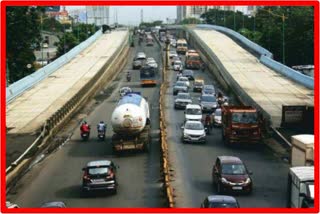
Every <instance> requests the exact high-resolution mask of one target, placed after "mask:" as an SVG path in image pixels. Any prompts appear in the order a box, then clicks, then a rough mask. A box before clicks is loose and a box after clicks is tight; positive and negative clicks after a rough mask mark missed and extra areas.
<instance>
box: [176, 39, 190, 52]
mask: <svg viewBox="0 0 320 214" xmlns="http://www.w3.org/2000/svg"><path fill="white" fill-rule="evenodd" d="M187 51H188V43H187V41H186V40H185V39H178V41H177V53H178V54H186V52H187Z"/></svg>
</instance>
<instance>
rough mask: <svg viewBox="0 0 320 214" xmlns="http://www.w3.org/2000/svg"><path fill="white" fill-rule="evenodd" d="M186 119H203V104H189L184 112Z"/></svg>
mask: <svg viewBox="0 0 320 214" xmlns="http://www.w3.org/2000/svg"><path fill="white" fill-rule="evenodd" d="M184 116H185V121H188V120H193V121H201V120H202V110H201V106H200V105H198V104H188V105H187V106H186V110H185V112H184Z"/></svg>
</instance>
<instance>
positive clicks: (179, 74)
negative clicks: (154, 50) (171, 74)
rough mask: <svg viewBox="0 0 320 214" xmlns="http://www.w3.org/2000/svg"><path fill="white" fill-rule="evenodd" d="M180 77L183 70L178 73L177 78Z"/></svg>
mask: <svg viewBox="0 0 320 214" xmlns="http://www.w3.org/2000/svg"><path fill="white" fill-rule="evenodd" d="M179 77H182V72H181V71H179V72H178V74H177V80H178V79H179Z"/></svg>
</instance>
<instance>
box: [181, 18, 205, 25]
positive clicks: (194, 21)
mask: <svg viewBox="0 0 320 214" xmlns="http://www.w3.org/2000/svg"><path fill="white" fill-rule="evenodd" d="M200 23H201V21H200V19H197V18H186V19H184V20H182V21H181V22H180V24H182V25H187V24H200Z"/></svg>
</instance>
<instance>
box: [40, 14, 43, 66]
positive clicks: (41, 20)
mask: <svg viewBox="0 0 320 214" xmlns="http://www.w3.org/2000/svg"><path fill="white" fill-rule="evenodd" d="M40 23H41V25H40V29H41V30H40V36H41V67H43V38H42V32H43V24H42V23H43V19H42V13H41V16H40Z"/></svg>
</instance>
